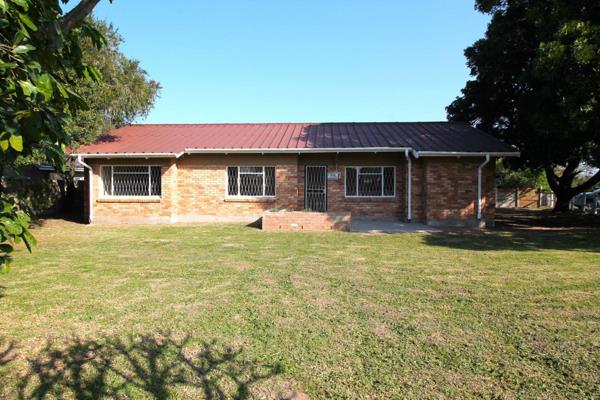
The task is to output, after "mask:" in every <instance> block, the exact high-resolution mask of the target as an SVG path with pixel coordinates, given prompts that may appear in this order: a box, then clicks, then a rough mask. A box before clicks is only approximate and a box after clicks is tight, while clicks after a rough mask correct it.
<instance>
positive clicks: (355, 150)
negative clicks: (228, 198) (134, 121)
mask: <svg viewBox="0 0 600 400" xmlns="http://www.w3.org/2000/svg"><path fill="white" fill-rule="evenodd" d="M407 150H410V148H408V147H360V148H356V147H323V148H312V147H310V148H262V149H261V148H218V149H199V148H186V149H185V153H186V154H210V153H220V154H222V153H225V154H227V153H251V154H256V153H259V154H266V153H280V154H281V153H286V154H290V153H291V154H301V153H402V152H405V151H407Z"/></svg>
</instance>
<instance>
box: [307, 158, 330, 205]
mask: <svg viewBox="0 0 600 400" xmlns="http://www.w3.org/2000/svg"><path fill="white" fill-rule="evenodd" d="M304 209H305V210H308V211H321V212H322V211H327V167H325V166H315V165H307V166H306V171H305V174H304Z"/></svg>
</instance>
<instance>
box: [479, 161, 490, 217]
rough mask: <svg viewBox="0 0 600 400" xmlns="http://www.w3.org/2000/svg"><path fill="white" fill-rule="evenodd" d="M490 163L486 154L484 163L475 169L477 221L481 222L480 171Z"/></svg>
mask: <svg viewBox="0 0 600 400" xmlns="http://www.w3.org/2000/svg"><path fill="white" fill-rule="evenodd" d="M489 162H490V155H489V154H486V155H485V161H484V162H483V163H481V165H479V167H478V168H477V220H478V221H481V192H482V190H481V186H482V182H481V180H482V178H481V171H482V170H483V167H485V166H486V165H487V163H489Z"/></svg>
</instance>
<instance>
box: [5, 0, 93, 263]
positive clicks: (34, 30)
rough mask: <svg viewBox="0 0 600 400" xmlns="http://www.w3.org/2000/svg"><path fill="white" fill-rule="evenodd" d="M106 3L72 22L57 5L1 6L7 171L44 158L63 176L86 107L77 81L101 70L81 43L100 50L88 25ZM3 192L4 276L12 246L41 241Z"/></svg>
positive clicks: (84, 0)
mask: <svg viewBox="0 0 600 400" xmlns="http://www.w3.org/2000/svg"><path fill="white" fill-rule="evenodd" d="M66 2H67V1H66V0H62V3H66ZM98 2H99V0H80V1H79V2H78V3H77V4H76V5H75V7H73V8H72V9H71V10H70V11H69V12H67V13H66V14H64V13H63V11H62V9H61V7H60V3H59V1H58V0H0V169H1V171H4V170H5V169H6V168H7V167H13V166H14V164H15V162H16V161H17V160H18V159H19V158H21V157H24V156H30V155H31V154H33V153H34V152H35V151H39V152H41V153H42V154H44V156H45V157H46V159H47V160H48V161H50V162H52V163H53V164H55V165H57V166H59V167H61V168H63V169H64V165H65V157H64V148H65V146H66V145H68V144H69V135H68V133H67V132H66V125H67V124H68V121H69V119H70V118H72V117H73V116H74V115H76V113H77V112H78V111H79V110H82V109H84V108H85V107H86V104H85V102H84V101H83V99H82V98H81V97H80V96H79V95H78V94H77V93H76V91H75V90H73V87H74V83H75V82H74V78H73V77H74V76H75V77H85V78H86V79H90V80H94V79H98V78H99V77H100V74H99V72H98V70H97V69H96V68H94V67H93V66H91V65H88V64H86V63H85V62H84V60H83V59H82V52H81V46H80V40H81V37H82V36H85V37H88V38H89V39H90V40H91V41H92V43H93V44H94V45H95V46H97V47H101V46H102V44H103V43H104V39H103V37H102V35H101V33H100V32H99V31H98V30H97V29H95V28H94V27H93V26H91V25H90V24H89V23H87V22H85V18H86V17H87V16H88V15H89V14H90V12H91V11H92V9H93V8H94V6H95V5H96V4H97V3H98ZM1 189H2V188H1V185H0V270H3V269H5V268H6V266H7V265H8V262H9V261H10V253H11V252H12V250H13V246H12V243H13V242H15V241H20V240H22V241H24V242H25V244H26V245H27V247H28V248H29V247H30V246H31V245H32V244H33V243H34V239H33V237H32V236H31V234H30V233H29V232H28V230H27V229H28V226H29V216H28V215H27V214H26V213H24V212H23V211H21V210H19V209H18V207H16V205H15V202H14V200H13V199H11V198H9V196H8V195H7V194H6V193H5V192H4V191H3V190H1Z"/></svg>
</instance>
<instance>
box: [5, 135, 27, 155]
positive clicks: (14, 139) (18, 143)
mask: <svg viewBox="0 0 600 400" xmlns="http://www.w3.org/2000/svg"><path fill="white" fill-rule="evenodd" d="M8 141H9V143H10V147H12V148H13V149H15V150H16V151H18V152H22V151H23V136H21V135H10V139H8Z"/></svg>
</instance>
